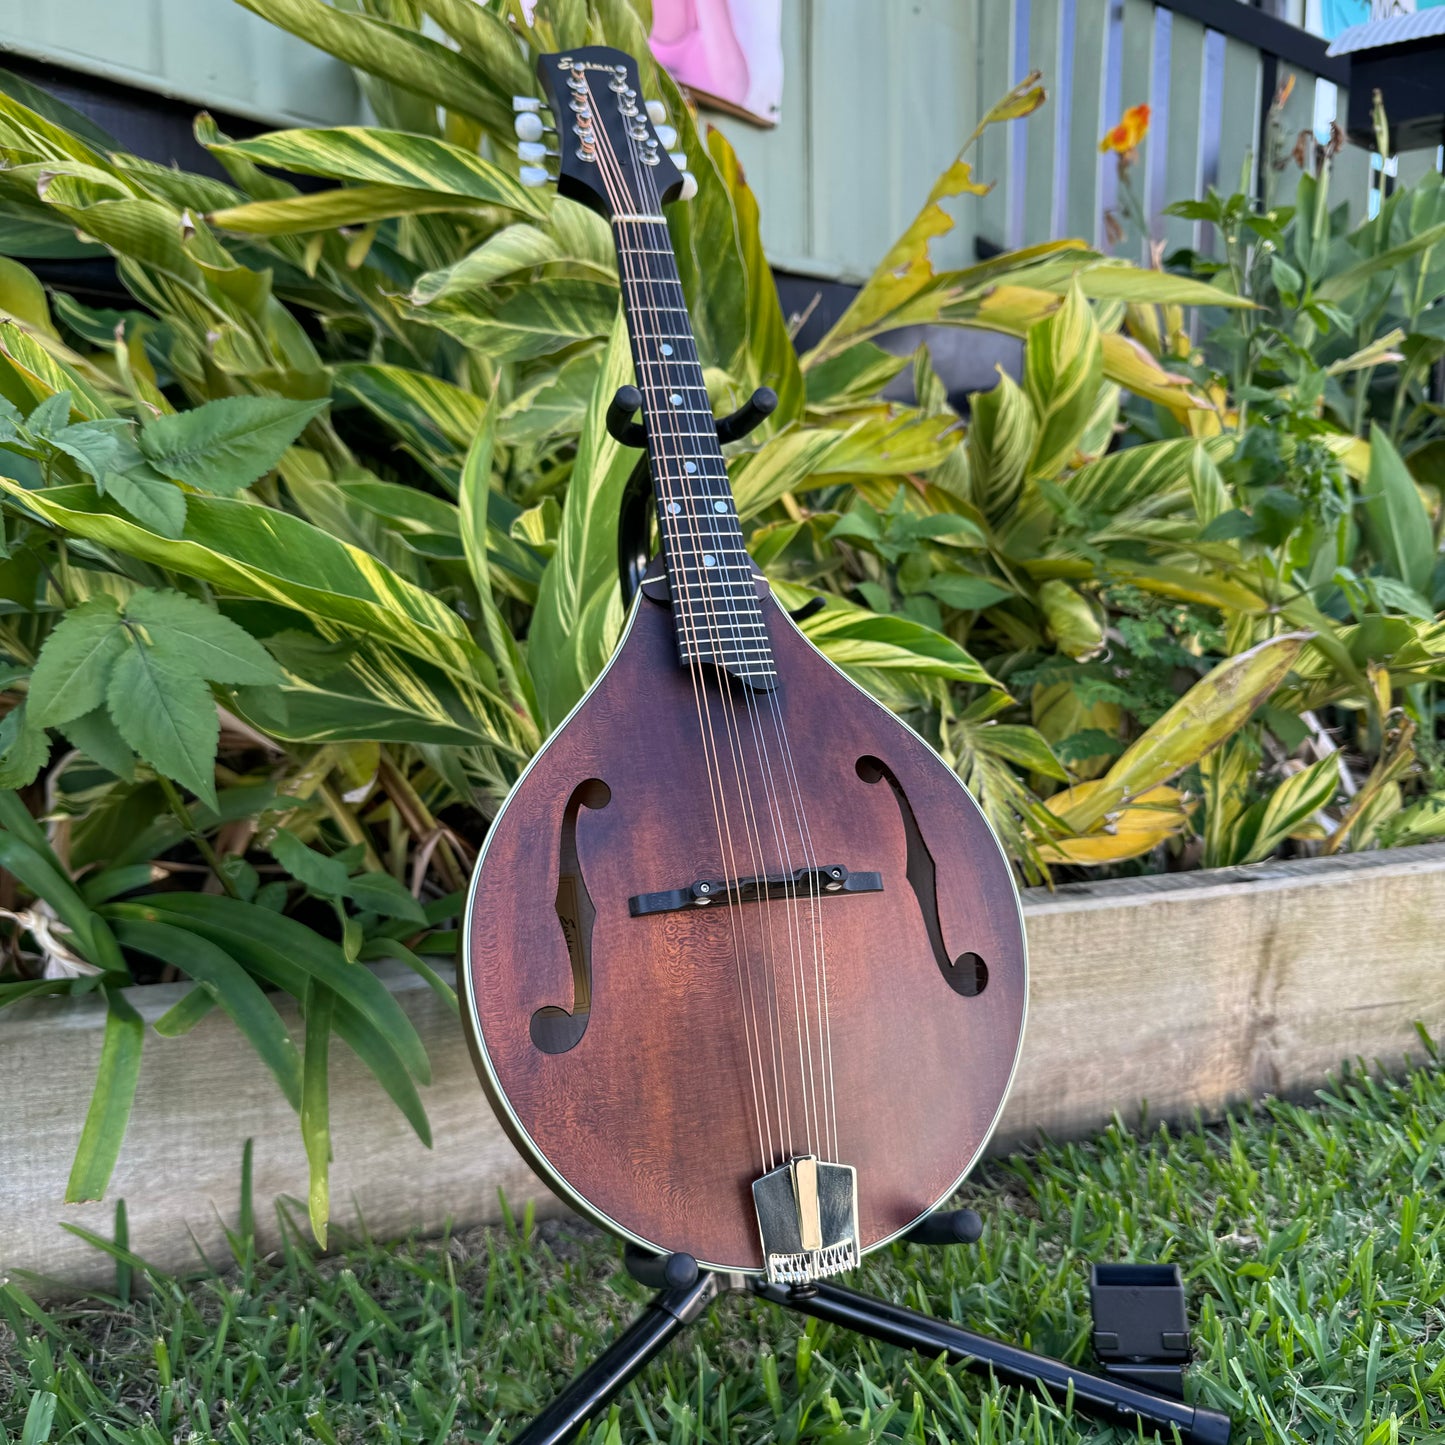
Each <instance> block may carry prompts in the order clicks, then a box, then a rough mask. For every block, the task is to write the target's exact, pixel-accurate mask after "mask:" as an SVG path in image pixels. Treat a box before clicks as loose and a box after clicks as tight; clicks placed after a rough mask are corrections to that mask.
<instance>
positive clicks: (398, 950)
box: [360, 938, 461, 1018]
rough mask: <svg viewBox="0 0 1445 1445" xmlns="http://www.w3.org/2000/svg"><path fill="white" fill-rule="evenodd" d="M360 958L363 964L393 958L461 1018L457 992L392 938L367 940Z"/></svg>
mask: <svg viewBox="0 0 1445 1445" xmlns="http://www.w3.org/2000/svg"><path fill="white" fill-rule="evenodd" d="M360 956H361V958H362V961H363V962H369V961H371V960H373V959H378V958H394V959H396V960H397V961H398V962H400V963H404V964H406V966H407V967H408V968H409V969H411V970H412V971H413V972H414V973H416V974H417V975H418V976H419V977H421V978H423V979H425V980H426V982H427V984H428V985H429V986H430V988H431V990H432V992H433V993H434V994H436V996H437V997H438V998H439V999H441V1000H442V1002H443V1003H445V1004H446V1006H447V1007H448V1008H449V1009H450V1010H451V1011H452V1013H454V1014H456V1015H457V1017H458V1018H460V1017H461V1008H460V1005H459V1004H458V1003H457V991H456V990H455V989H454V988H453V987H452V986H451V984H449V983H448V982H447V981H446V980H445V979H444V978H442V976H441V975H440V974H439V973H437V971H436V970H435V969H434V968H433V967H432V966H431V965H430V964H429V963H427V961H426V960H425V959H423V958H420V957H418V956H417V955H416V954H415V953H413V952H412V951H411V949H409V948H407V947H406V945H405V944H403V943H399V942H398V941H397V940H396V939H394V938H369V939H367V941H366V942H365V943H364V944H362V946H361V955H360Z"/></svg>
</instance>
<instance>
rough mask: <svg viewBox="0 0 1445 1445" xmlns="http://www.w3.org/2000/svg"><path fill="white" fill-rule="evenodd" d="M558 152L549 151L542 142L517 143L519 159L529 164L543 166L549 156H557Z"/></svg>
mask: <svg viewBox="0 0 1445 1445" xmlns="http://www.w3.org/2000/svg"><path fill="white" fill-rule="evenodd" d="M556 154H557V152H556V151H549V150H548V149H547V147H546V146H544V145H543V144H542V142H541V141H535V140H524V141H518V143H517V159H518V160H519V161H526V162H528V163H529V164H533V165H541V163H542V162H543V161H544V160H546V159H547V157H548V156H554V155H556Z"/></svg>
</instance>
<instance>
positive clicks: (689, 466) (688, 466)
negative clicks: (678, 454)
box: [682, 462, 697, 476]
mask: <svg viewBox="0 0 1445 1445" xmlns="http://www.w3.org/2000/svg"><path fill="white" fill-rule="evenodd" d="M682 469H683V471H685V472H686V473H687V474H688V476H691V475H692V474H693V473H694V472H695V471H696V470H697V463H696V462H684V463H683V464H682Z"/></svg>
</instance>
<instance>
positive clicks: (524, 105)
mask: <svg viewBox="0 0 1445 1445" xmlns="http://www.w3.org/2000/svg"><path fill="white" fill-rule="evenodd" d="M512 109H513V110H515V111H518V112H521V111H531V112H532V113H533V114H536V112H537V111H539V110H541V109H542V102H541V101H540V100H538V99H537V98H536V96H534V95H514V96H513V97H512Z"/></svg>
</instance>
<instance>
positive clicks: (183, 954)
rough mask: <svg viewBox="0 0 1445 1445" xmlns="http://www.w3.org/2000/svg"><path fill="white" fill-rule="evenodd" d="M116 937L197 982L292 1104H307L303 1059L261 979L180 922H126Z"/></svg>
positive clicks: (121, 923)
mask: <svg viewBox="0 0 1445 1445" xmlns="http://www.w3.org/2000/svg"><path fill="white" fill-rule="evenodd" d="M115 935H116V938H117V939H118V940H119V942H120V943H121V944H122V945H123V946H124V947H126V948H133V949H135V950H136V951H137V952H139V953H145V954H149V955H150V956H151V957H152V958H158V959H160V960H161V962H162V963H168V964H170V965H171V966H172V967H173V968H176V969H179V970H180V971H181V972H182V973H184V974H185V975H187V977H189V978H193V979H195V980H196V982H197V984H198V985H200V988H201V990H203V991H204V992H205V993H206V994H208V995H209V996H210V997H211V998H213V999H214V1000H215V1002H216V1003H218V1004H220V1006H221V1007H222V1008H223V1009H224V1010H225V1012H226V1014H227V1016H228V1017H229V1018H230V1020H231V1022H232V1023H234V1024H235V1025H236V1027H237V1028H238V1029H240V1031H241V1032H242V1033H243V1034H244V1035H245V1036H246V1039H247V1041H248V1042H249V1043H250V1045H251V1047H252V1048H254V1049H255V1050H256V1054H257V1057H259V1058H260V1060H261V1062H262V1063H263V1064H265V1065H266V1067H267V1068H268V1069H270V1071H271V1073H272V1074H273V1075H274V1076H275V1079H276V1082H277V1083H278V1084H279V1085H280V1086H281V1092H282V1093H283V1094H284V1095H285V1096H286V1102H287V1103H288V1104H290V1105H291V1107H292V1108H293V1109H296V1108H299V1107H300V1104H301V1059H300V1057H299V1055H298V1054H297V1052H296V1045H295V1044H293V1043H292V1042H291V1036H290V1034H288V1033H287V1032H286V1025H285V1024H284V1023H283V1022H282V1020H281V1015H280V1014H279V1013H277V1012H276V1007H275V1005H274V1004H273V1003H272V1002H271V1000H270V999H269V998H267V996H266V994H265V993H264V992H263V991H262V989H261V987H260V985H259V984H257V982H256V980H255V979H254V978H252V977H251V975H250V974H249V973H247V972H246V970H245V969H244V968H242V967H241V965H240V964H239V963H237V962H236V960H235V959H234V958H232V957H231V955H230V954H229V953H227V952H226V951H225V950H224V949H223V948H220V947H218V946H217V945H216V944H214V943H212V942H211V941H210V940H209V939H206V938H202V937H201V936H200V935H199V934H197V933H193V932H191V931H190V930H188V929H184V928H177V927H176V926H175V925H174V924H170V923H158V922H151V921H146V920H143V919H124V918H123V919H120V920H119V921H118V922H117V923H116V928H115Z"/></svg>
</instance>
